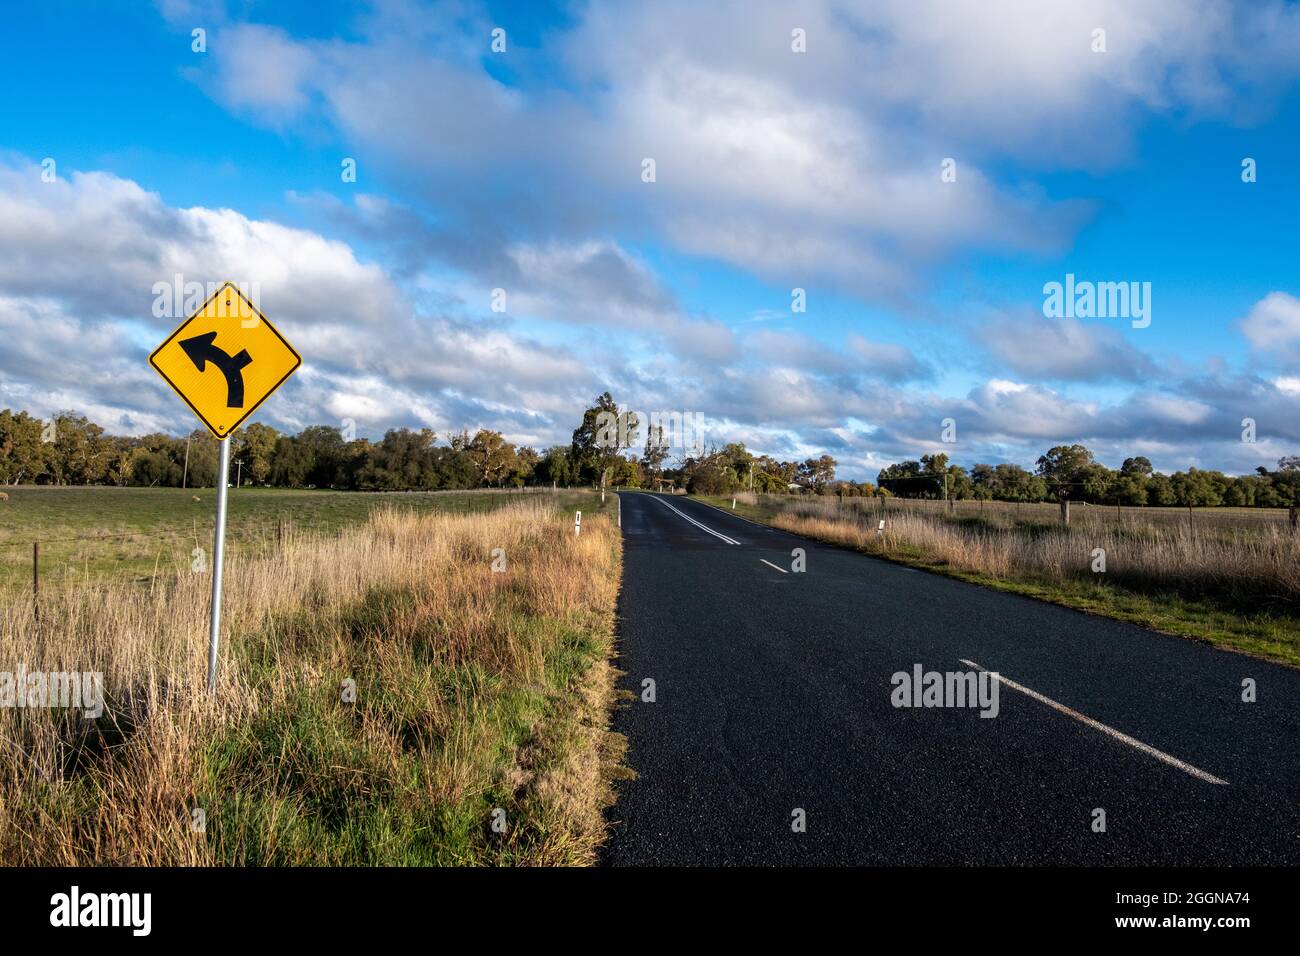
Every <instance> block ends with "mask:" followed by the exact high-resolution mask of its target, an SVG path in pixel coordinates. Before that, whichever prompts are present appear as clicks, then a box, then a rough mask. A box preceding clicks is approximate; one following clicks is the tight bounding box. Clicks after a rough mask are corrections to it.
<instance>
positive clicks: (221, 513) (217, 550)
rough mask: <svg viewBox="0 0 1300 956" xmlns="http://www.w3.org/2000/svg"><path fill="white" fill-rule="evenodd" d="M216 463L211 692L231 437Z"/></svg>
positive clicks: (218, 633) (218, 634)
mask: <svg viewBox="0 0 1300 956" xmlns="http://www.w3.org/2000/svg"><path fill="white" fill-rule="evenodd" d="M217 444H219V445H220V446H221V462H220V464H219V465H218V466H217V528H216V531H214V532H213V535H212V633H211V636H210V637H209V638H208V692H209V693H212V692H215V691H216V689H217V649H218V647H219V646H220V644H221V568H222V565H223V564H224V563H225V560H224V559H225V556H226V486H227V485H228V484H230V439H229V438H223V439H221V441H220V442H218V443H217Z"/></svg>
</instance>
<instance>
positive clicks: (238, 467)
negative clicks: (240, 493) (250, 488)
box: [235, 458, 244, 488]
mask: <svg viewBox="0 0 1300 956" xmlns="http://www.w3.org/2000/svg"><path fill="white" fill-rule="evenodd" d="M243 483H244V461H243V459H242V458H241V459H239V460H237V461H236V462H235V487H236V488H240V487H242V486H243Z"/></svg>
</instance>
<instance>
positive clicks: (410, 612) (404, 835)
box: [0, 489, 622, 866]
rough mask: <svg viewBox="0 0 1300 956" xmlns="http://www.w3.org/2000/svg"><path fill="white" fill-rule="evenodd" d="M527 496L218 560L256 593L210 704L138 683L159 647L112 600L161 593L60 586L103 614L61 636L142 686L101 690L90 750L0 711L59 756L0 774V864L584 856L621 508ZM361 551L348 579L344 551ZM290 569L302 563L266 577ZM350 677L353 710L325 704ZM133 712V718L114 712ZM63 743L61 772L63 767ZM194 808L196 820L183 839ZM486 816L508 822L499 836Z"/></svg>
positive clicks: (169, 682)
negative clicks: (492, 563) (102, 705)
mask: <svg viewBox="0 0 1300 956" xmlns="http://www.w3.org/2000/svg"><path fill="white" fill-rule="evenodd" d="M100 491H101V493H104V492H108V491H110V490H109V489H101V490H100ZM344 497H351V496H344ZM537 498H540V499H542V501H541V502H540V503H542V504H543V507H542V508H519V509H501V508H500V505H499V504H495V503H494V502H500V503H501V504H504V503H505V502H506V501H514V502H518V500H519V496H518V495H514V496H506V495H493V494H491V493H470V494H467V495H459V496H456V497H455V498H450V497H447V498H443V499H442V500H443V501H446V502H451V504H448V505H446V506H445V507H446V510H448V511H453V512H458V513H455V514H449V515H447V516H445V517H444V516H437V517H433V518H428V517H424V516H421V517H414V516H412V517H410V518H407V517H394V516H392V515H387V514H385V515H381V516H379V517H378V518H377V519H376V522H375V524H374V525H373V526H372V527H370V528H366V527H359V528H356V529H350V530H348V531H347V532H346V535H347V538H346V540H343V541H338V542H336V541H334V540H331V539H330V538H329V537H328V536H326V537H320V538H314V539H312V538H309V539H307V540H299V541H294V542H291V543H290V545H289V547H288V548H287V549H286V550H285V552H284V554H283V555H276V556H274V557H273V558H268V559H263V560H260V561H254V562H249V563H248V564H246V565H242V566H240V567H238V568H236V569H234V572H233V573H234V578H235V580H239V578H240V575H243V576H244V579H245V580H246V581H248V580H256V581H258V582H259V584H258V585H257V586H255V587H252V588H250V591H251V592H252V593H256V594H259V595H261V600H262V602H263V603H260V604H258V605H256V607H255V608H254V609H251V610H250V609H246V610H245V615H246V616H245V617H244V618H243V620H242V621H241V622H237V618H235V617H233V616H232V618H231V622H232V623H231V624H230V625H228V627H229V631H228V633H227V635H226V639H225V641H224V642H223V647H224V649H225V650H224V653H225V657H224V658H223V662H222V674H223V678H225V680H224V681H223V684H222V685H221V687H220V688H219V691H218V695H219V696H218V703H217V707H215V708H213V707H210V706H209V705H208V704H207V698H206V694H202V695H200V696H199V697H194V696H191V695H190V694H189V693H187V692H185V688H186V679H185V675H186V674H189V677H190V679H193V677H195V676H198V677H199V679H200V680H201V671H200V672H199V673H198V674H192V673H190V672H189V670H188V667H185V668H183V670H182V671H171V672H169V673H166V674H163V675H161V676H160V677H157V679H158V682H159V686H160V687H162V688H165V689H166V692H163V693H160V694H156V695H155V694H151V693H149V692H147V691H146V690H145V689H144V688H145V685H147V684H148V683H149V682H150V681H152V680H154V679H155V675H154V674H153V668H155V667H157V666H159V665H158V659H155V658H152V657H149V656H148V655H147V653H143V654H142V653H137V652H136V650H131V649H132V648H134V647H135V644H136V643H137V642H140V641H143V642H144V644H145V650H146V652H147V651H149V650H152V649H154V648H156V642H151V641H149V640H148V639H141V638H139V637H138V635H139V629H138V628H136V627H133V626H131V624H130V623H125V624H124V623H123V621H124V620H125V611H126V609H127V607H128V606H131V607H138V606H146V607H147V606H154V605H157V604H158V603H159V602H163V603H165V602H166V600H167V598H166V597H164V596H162V594H161V592H159V593H155V591H153V590H151V589H141V588H136V587H134V586H133V585H131V584H130V583H129V582H125V581H119V582H117V583H116V584H111V585H106V586H105V588H104V589H103V591H102V593H96V594H94V595H88V594H84V593H81V592H78V591H75V590H69V591H67V592H64V593H62V594H61V595H59V597H60V598H61V599H63V600H64V601H65V602H72V603H74V604H75V603H76V602H95V603H94V606H95V607H96V608H97V609H98V608H99V607H101V606H103V607H104V608H106V609H107V611H106V612H105V613H103V614H99V613H95V614H84V615H74V616H72V617H71V618H70V620H73V621H75V622H76V625H75V626H77V627H79V628H81V629H82V630H81V631H80V632H78V633H74V634H67V633H64V634H63V635H62V637H63V639H65V640H66V642H67V644H68V646H69V647H85V646H87V645H93V644H94V643H95V640H98V641H99V642H100V646H99V652H100V653H107V654H108V655H109V656H110V659H111V657H112V656H114V655H116V654H117V653H119V652H122V653H127V654H128V656H129V657H130V659H131V660H132V661H138V662H139V663H140V665H141V667H142V668H148V669H149V676H147V677H146V676H145V671H144V670H141V671H140V672H139V677H138V679H137V678H134V677H132V678H128V679H126V680H118V682H117V684H116V685H114V686H115V687H117V688H126V689H127V691H128V692H129V693H135V694H137V695H138V696H137V697H135V698H133V699H128V698H129V693H122V694H119V695H118V696H116V697H115V696H113V694H112V693H110V699H109V702H108V703H109V706H108V709H107V711H106V714H105V717H104V718H103V719H102V724H103V725H104V726H105V727H107V728H108V729H110V730H113V732H114V736H113V738H112V739H111V740H110V741H108V742H107V743H108V744H111V746H109V745H104V743H103V742H98V743H97V742H96V741H93V740H92V741H90V745H87V742H86V741H84V740H82V739H81V737H80V736H79V733H73V731H71V730H69V728H67V727H65V726H63V725H62V724H60V723H58V722H57V721H55V720H53V719H51V718H49V717H48V715H44V714H43V715H41V716H42V717H43V718H44V719H43V720H42V721H37V722H35V723H32V722H31V721H28V722H27V723H23V724H21V725H18V724H14V723H13V721H15V720H17V718H18V717H26V716H27V715H26V713H25V712H24V713H23V714H21V715H17V716H15V715H14V714H12V713H4V712H0V721H3V720H4V719H6V718H8V719H9V720H10V721H11V724H10V725H6V727H5V728H3V729H4V730H5V733H6V734H10V733H13V734H14V736H13V739H14V740H18V739H22V740H23V741H24V746H25V747H26V748H27V749H28V750H29V751H30V752H32V753H35V752H37V751H38V750H39V751H40V752H41V753H42V754H52V755H54V762H55V763H56V764H58V765H59V766H62V767H63V771H62V775H59V774H57V773H56V774H52V775H50V774H44V775H43V774H41V773H34V772H32V771H31V770H30V769H28V768H24V767H19V766H17V765H11V766H8V767H6V766H0V858H6V857H7V861H8V862H19V863H21V862H27V863H34V862H42V863H45V864H47V865H48V864H51V863H56V864H61V865H67V864H76V865H119V864H132V865H168V866H172V865H191V864H199V865H239V866H243V865H256V866H266V865H277V866H302V865H310V866H314V865H333V866H369V865H385V866H444V865H553V864H558V865H574V864H583V863H590V862H593V861H594V859H595V852H596V849H597V848H598V846H599V843H600V841H601V840H602V839H603V834H604V822H603V817H602V815H601V811H602V809H603V807H604V806H606V805H607V804H608V802H609V801H610V800H611V799H612V793H611V792H610V789H609V781H610V780H611V779H612V778H614V777H615V776H617V775H618V774H619V772H620V768H619V767H618V765H617V764H618V759H619V757H620V756H621V753H622V742H621V738H618V737H617V735H613V734H610V733H609V731H608V711H609V707H610V706H611V704H612V695H613V679H614V678H613V670H612V667H611V665H610V663H609V661H610V657H611V655H612V652H613V632H614V609H615V601H616V599H617V593H618V578H619V571H620V567H621V542H620V539H619V536H618V532H617V530H616V529H615V528H614V522H613V520H611V519H612V516H613V512H614V511H615V509H616V508H617V498H615V497H614V496H613V495H610V496H608V498H607V501H606V503H605V505H604V506H603V507H602V505H601V503H600V500H599V495H598V494H596V493H593V492H589V491H586V492H572V493H561V494H559V495H555V496H552V495H544V496H543V495H539V496H537ZM357 500H358V501H359V500H363V499H361V498H358V499H357ZM574 506H577V507H581V508H582V510H583V513H584V518H586V517H587V516H588V515H589V514H590V515H591V516H593V517H595V516H597V515H599V514H600V513H601V512H602V511H603V512H605V516H604V517H601V518H597V520H593V521H591V522H587V521H585V520H584V529H583V535H582V537H581V539H577V538H575V537H573V535H572V530H571V528H572V508H573V507H574ZM418 507H424V508H426V509H427V505H422V506H418ZM489 509H491V510H489ZM471 512H472V513H474V514H472V515H471V514H469V513H471ZM128 517H130V518H133V519H135V520H140V518H141V516H140V515H139V514H138V513H136V514H133V515H129V516H128ZM371 535H374V536H375V537H373V538H372V537H371ZM372 541H377V542H378V544H375V545H373V548H374V550H371V551H368V553H369V554H371V555H372V560H370V561H368V562H366V563H364V564H362V565H360V567H361V568H362V569H364V570H363V571H362V572H361V573H362V575H363V576H362V577H361V578H360V580H358V578H357V576H356V573H355V571H354V569H352V568H349V567H347V562H346V560H340V559H339V556H340V555H346V554H349V553H352V552H353V551H354V550H355V549H356V548H357V546H358V545H359V544H361V543H365V544H366V545H367V546H370V542H372ZM485 541H498V542H500V543H501V544H502V545H503V546H504V548H505V549H506V550H507V552H508V554H509V556H510V565H509V567H508V569H506V570H505V572H504V573H497V572H496V571H494V570H491V569H490V568H489V567H488V564H487V555H486V554H485V553H484V549H485V545H484V542H485ZM286 565H289V566H291V569H292V570H293V571H294V572H295V573H290V574H282V573H281V572H282V569H283V568H284V567H285V566H286ZM188 577H189V575H182V580H184V579H188ZM276 588H279V589H283V590H280V591H277V590H275V589H276ZM113 608H117V611H118V613H117V615H116V616H115V615H114V614H113V613H110V612H111V610H112V609H113ZM191 623H193V622H192V621H191ZM19 633H24V634H25V633H26V631H25V630H24V631H22V632H19ZM199 651H200V652H201V648H200V649H199ZM162 657H164V658H166V659H167V660H171V658H170V657H168V656H167V655H162ZM348 680H350V681H352V682H354V687H355V698H354V699H345V698H344V695H343V694H341V693H340V690H341V686H340V683H341V682H343V681H348ZM172 690H175V691H176V693H175V694H172V693H170V691H172ZM145 711H147V714H148V719H143V720H135V719H133V718H132V716H131V715H136V714H139V713H143V712H145ZM119 724H120V726H119ZM15 727H17V728H18V730H20V731H21V732H22V734H25V735H27V736H25V737H20V736H19V735H18V734H17V732H16V731H15V730H14V728H15ZM74 729H75V730H76V731H78V732H80V731H82V730H84V726H83V722H80V721H78V722H77V726H76V728H74ZM37 741H42V742H43V744H42V746H39V747H38V746H37V745H36V743H35V742H37ZM20 752H21V751H20ZM69 754H75V755H76V757H77V760H76V761H75V762H70V761H68V760H63V759H62V758H63V757H66V756H67V755H69ZM60 761H61V762H60ZM74 763H75V765H74ZM33 765H35V761H34V762H33ZM47 778H48V779H47ZM194 808H201V809H202V810H203V811H204V813H205V814H206V821H205V827H204V829H203V831H202V832H198V833H195V832H192V831H191V828H190V826H189V822H190V819H189V814H190V812H191V810H192V809H194ZM498 810H499V811H501V812H503V813H504V822H505V831H504V832H497V831H496V830H494V828H493V826H492V823H493V819H494V811H498ZM7 818H8V826H6V819H7ZM32 834H35V835H37V836H38V837H39V839H30V838H29V836H30V835H32Z"/></svg>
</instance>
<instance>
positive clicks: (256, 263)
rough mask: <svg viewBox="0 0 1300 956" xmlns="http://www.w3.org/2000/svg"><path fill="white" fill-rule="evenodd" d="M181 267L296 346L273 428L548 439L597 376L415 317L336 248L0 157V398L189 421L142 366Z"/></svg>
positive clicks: (273, 412) (135, 419)
mask: <svg viewBox="0 0 1300 956" xmlns="http://www.w3.org/2000/svg"><path fill="white" fill-rule="evenodd" d="M178 275H179V276H181V277H182V279H183V282H186V283H188V282H200V283H206V282H208V281H221V280H225V279H230V280H233V281H235V282H238V283H241V284H244V285H246V286H248V287H249V288H256V289H260V292H261V295H260V299H261V302H260V305H261V307H262V309H263V311H264V312H266V313H267V315H268V316H269V317H270V318H271V319H272V321H273V322H275V324H276V325H277V327H279V328H280V329H282V330H283V331H284V333H285V335H286V336H287V337H288V338H289V339H290V341H292V342H293V343H294V344H295V346H296V347H297V348H298V350H299V351H300V352H301V353H302V354H303V355H304V366H303V368H302V370H301V371H300V373H299V374H298V375H297V376H295V378H294V379H293V380H291V381H290V383H289V384H288V385H287V386H286V387H285V389H284V390H283V391H282V392H281V394H280V395H277V397H276V400H275V401H274V402H273V403H271V404H270V405H268V406H267V408H266V410H265V411H264V412H260V413H259V414H260V415H262V416H263V417H265V418H269V419H270V420H272V421H273V422H276V423H279V424H283V425H285V426H287V427H301V426H303V425H307V424H313V423H320V422H321V421H326V422H328V421H332V420H337V419H336V418H335V416H336V415H337V416H338V418H340V419H341V418H343V417H351V418H354V419H355V420H356V421H357V424H358V426H359V427H361V428H363V429H369V430H371V431H375V432H381V431H383V430H385V429H387V428H391V427H397V426H399V425H404V424H427V425H433V426H435V427H438V428H442V429H446V428H455V427H460V426H462V425H465V426H468V427H475V426H477V425H493V426H495V427H501V426H502V423H509V422H514V423H516V424H518V425H519V426H520V431H521V433H522V434H525V435H528V436H537V435H543V434H547V433H549V434H552V435H554V434H557V433H558V432H559V431H562V430H563V426H557V425H556V424H555V423H556V422H557V421H560V422H563V423H564V425H568V420H569V419H570V418H571V417H572V414H573V409H574V408H575V407H578V408H580V407H581V404H580V403H581V402H582V401H583V400H584V399H587V398H589V397H590V395H591V394H593V393H594V392H596V391H598V390H599V388H600V387H601V385H602V381H601V379H600V378H599V377H598V376H597V375H595V374H594V373H593V372H592V369H591V367H590V366H589V365H588V363H587V362H585V361H583V360H580V359H579V358H577V357H575V356H574V355H572V354H569V353H568V352H566V351H565V350H563V349H561V348H558V347H554V346H549V345H545V344H542V343H540V342H537V341H534V340H531V339H529V338H528V337H526V336H522V335H519V334H514V333H512V332H511V331H510V329H509V328H508V325H507V324H505V323H499V322H498V323H494V322H492V321H491V320H489V319H482V320H476V319H474V318H472V317H458V316H453V315H448V314H443V313H438V312H427V311H422V310H421V309H419V308H418V307H417V306H416V305H415V304H414V303H413V302H412V299H411V297H410V296H409V295H408V293H407V291H406V290H405V289H404V288H403V287H402V286H401V285H399V284H398V283H396V282H395V281H394V280H393V278H392V277H391V276H389V275H388V274H387V273H386V272H385V271H384V270H383V269H382V268H381V267H379V266H377V265H375V264H373V263H367V262H363V261H361V260H360V259H359V258H358V257H357V255H356V254H355V253H354V251H353V250H352V249H351V248H350V247H349V246H347V245H346V244H345V243H342V242H339V241H337V240H332V239H328V238H326V237H324V236H322V235H319V234H317V233H314V232H311V231H309V230H304V229H297V228H291V227H288V226H284V225H282V224H279V223H275V222H269V221H264V220H255V219H250V218H248V217H246V216H244V215H242V214H240V213H237V212H235V211H233V210H230V209H206V208H191V209H176V208H172V207H169V206H168V205H167V204H166V203H164V202H163V200H162V199H161V197H159V196H158V195H157V194H155V193H151V192H148V191H146V190H144V189H142V188H141V187H140V186H138V185H137V184H136V183H133V182H130V181H129V180H123V179H120V178H118V177H115V176H112V175H109V174H106V173H74V174H72V175H71V176H69V177H67V178H66V179H61V180H59V181H58V182H56V183H43V182H41V179H40V169H39V167H34V166H29V165H20V166H13V167H0V339H2V340H3V341H4V342H5V348H4V349H3V350H2V351H0V382H3V388H4V394H5V395H6V396H15V397H14V398H13V399H9V398H6V400H7V401H12V402H13V403H14V404H17V405H20V407H23V408H27V409H29V410H31V411H33V412H35V413H39V414H50V413H53V412H56V411H59V410H62V409H65V408H70V407H75V408H78V409H81V410H83V411H90V410H92V409H93V410H96V411H97V413H98V415H99V417H100V418H101V420H102V421H103V423H104V424H105V425H108V426H110V427H112V428H116V429H118V430H121V431H126V432H131V433H139V432H141V431H144V430H153V429H157V428H159V427H162V426H163V424H164V423H166V424H167V426H168V427H170V428H172V429H185V428H188V427H189V426H190V425H191V424H192V422H191V421H190V420H189V419H188V418H186V415H187V414H188V413H187V412H185V411H184V409H183V408H182V407H181V406H180V405H179V403H178V402H176V401H175V399H174V398H173V397H172V396H171V395H170V393H169V392H168V391H167V389H166V386H165V385H164V384H163V383H162V382H161V381H160V380H159V379H158V378H157V377H156V376H155V375H154V374H153V372H152V370H151V369H149V367H148V365H147V364H146V361H145V359H146V357H147V355H148V352H149V350H150V349H151V348H152V347H153V346H155V345H157V343H158V342H159V341H161V340H162V338H163V336H164V335H165V334H166V333H167V332H169V331H170V330H171V329H172V328H173V327H174V326H175V325H176V324H178V322H179V319H180V318H183V315H179V314H174V315H170V316H165V317H159V316H157V315H155V312H154V305H155V299H156V290H157V289H158V288H164V289H166V290H167V292H166V296H167V297H170V296H171V293H172V291H173V289H172V288H171V287H172V286H173V285H174V283H175V277H176V276H178ZM214 277H215V278H214ZM178 298H180V299H181V300H182V302H183V296H180V297H178ZM178 308H179V307H178ZM19 399H21V401H19ZM344 413H346V414H344Z"/></svg>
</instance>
